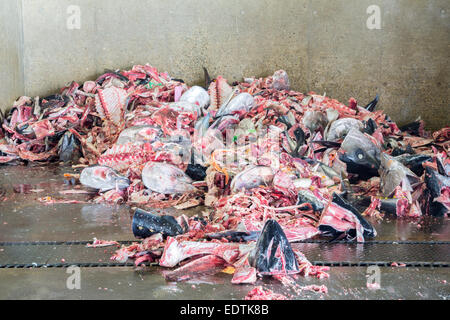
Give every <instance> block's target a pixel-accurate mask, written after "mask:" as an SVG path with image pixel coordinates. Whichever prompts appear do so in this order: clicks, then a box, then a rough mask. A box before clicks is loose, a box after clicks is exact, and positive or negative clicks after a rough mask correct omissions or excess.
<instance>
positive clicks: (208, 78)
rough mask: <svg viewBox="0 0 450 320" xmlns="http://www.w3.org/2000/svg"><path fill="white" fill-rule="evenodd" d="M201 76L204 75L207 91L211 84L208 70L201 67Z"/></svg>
mask: <svg viewBox="0 0 450 320" xmlns="http://www.w3.org/2000/svg"><path fill="white" fill-rule="evenodd" d="M203 74H204V75H205V88H206V90H208V88H209V85H210V84H211V82H212V81H211V77H210V76H209V73H208V70H207V69H206V68H205V67H203Z"/></svg>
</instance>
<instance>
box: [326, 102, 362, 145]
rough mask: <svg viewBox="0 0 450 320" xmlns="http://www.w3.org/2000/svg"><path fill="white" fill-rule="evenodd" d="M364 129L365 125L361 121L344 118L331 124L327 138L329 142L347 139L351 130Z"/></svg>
mask: <svg viewBox="0 0 450 320" xmlns="http://www.w3.org/2000/svg"><path fill="white" fill-rule="evenodd" d="M333 110H334V109H333ZM327 111H328V110H327ZM363 127H364V125H363V123H362V122H361V121H360V120H357V119H353V118H342V119H339V120H336V121H333V122H331V124H330V125H329V127H328V130H327V132H326V135H325V136H326V139H327V140H329V141H336V140H339V139H342V138H345V136H346V135H347V134H348V133H349V132H350V130H351V129H353V128H358V129H359V130H361V129H362V128H363Z"/></svg>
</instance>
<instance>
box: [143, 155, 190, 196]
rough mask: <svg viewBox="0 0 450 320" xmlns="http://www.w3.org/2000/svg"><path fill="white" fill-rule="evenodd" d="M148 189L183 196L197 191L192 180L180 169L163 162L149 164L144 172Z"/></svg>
mask: <svg viewBox="0 0 450 320" xmlns="http://www.w3.org/2000/svg"><path fill="white" fill-rule="evenodd" d="M142 181H143V183H144V185H145V187H146V188H148V189H150V190H152V191H154V192H158V193H163V194H182V193H186V192H191V191H194V190H195V187H194V186H193V185H192V184H191V183H192V179H191V178H190V177H189V176H188V175H187V174H185V173H184V171H183V170H181V169H180V168H178V167H176V166H174V165H172V164H168V163H163V162H148V163H147V164H146V165H145V167H144V169H143V170H142Z"/></svg>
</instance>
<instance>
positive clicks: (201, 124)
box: [194, 112, 211, 138]
mask: <svg viewBox="0 0 450 320" xmlns="http://www.w3.org/2000/svg"><path fill="white" fill-rule="evenodd" d="M210 120H211V114H210V113H209V112H208V113H207V114H206V115H205V116H204V117H202V118H200V119H198V120H197V122H196V123H195V125H194V129H195V134H196V138H201V137H203V136H204V135H205V133H206V131H207V130H208V128H209V122H210Z"/></svg>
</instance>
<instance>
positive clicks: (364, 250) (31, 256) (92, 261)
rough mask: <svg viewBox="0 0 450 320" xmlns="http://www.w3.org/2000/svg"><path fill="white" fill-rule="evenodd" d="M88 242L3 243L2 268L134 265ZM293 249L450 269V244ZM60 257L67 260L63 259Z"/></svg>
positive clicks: (354, 262) (361, 262)
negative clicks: (119, 261) (91, 245)
mask: <svg viewBox="0 0 450 320" xmlns="http://www.w3.org/2000/svg"><path fill="white" fill-rule="evenodd" d="M133 242H139V240H122V241H118V243H119V244H121V245H127V244H131V243H133ZM89 243H92V241H26V242H0V247H3V249H2V254H0V269H12V268H19V269H20V268H21V269H28V268H31V269H32V268H68V267H70V266H77V267H82V268H105V267H134V266H135V265H134V263H133V262H125V263H118V262H110V261H107V260H109V257H110V256H111V252H112V251H114V250H116V249H117V247H103V248H102V247H99V248H94V249H92V248H85V247H83V246H86V245H87V244H89ZM292 246H293V247H295V248H297V249H299V250H300V251H302V252H303V253H304V254H305V256H306V257H308V259H309V260H310V261H311V263H312V264H313V265H315V266H328V267H368V266H379V267H391V266H393V265H401V266H403V267H429V268H448V267H450V241H394V240H392V241H391V240H378V241H367V242H364V243H356V242H349V241H335V242H329V241H326V240H305V241H299V242H296V243H294V244H292ZM104 249H108V250H111V252H106V250H104ZM96 250H97V251H96ZM97 254H98V255H97ZM61 257H64V258H65V259H64V260H61V259H60V258H61ZM98 258H102V259H98ZM24 260H25V261H24ZM70 260H72V261H73V262H71V261H70ZM96 260H99V261H96ZM59 261H61V262H59ZM66 261H67V262H66ZM157 265H158V264H157V263H156V264H155V263H144V264H141V266H148V267H149V266H157Z"/></svg>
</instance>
